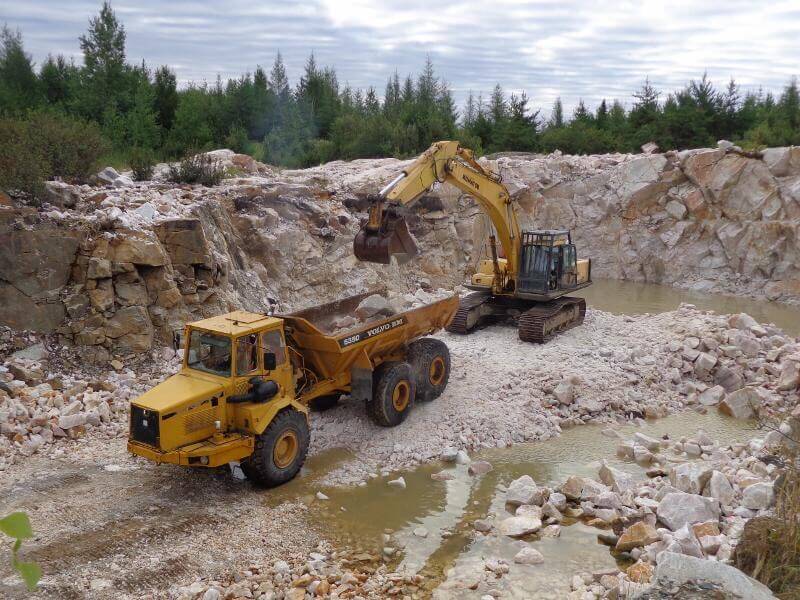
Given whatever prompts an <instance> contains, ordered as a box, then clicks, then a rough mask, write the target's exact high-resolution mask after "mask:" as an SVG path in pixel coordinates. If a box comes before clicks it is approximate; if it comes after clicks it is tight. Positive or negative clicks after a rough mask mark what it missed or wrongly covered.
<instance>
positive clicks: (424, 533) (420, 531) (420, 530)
mask: <svg viewBox="0 0 800 600" xmlns="http://www.w3.org/2000/svg"><path fill="white" fill-rule="evenodd" d="M414 535H415V536H417V537H421V538H426V537H428V530H427V529H425V528H424V527H417V528H415V529H414Z"/></svg>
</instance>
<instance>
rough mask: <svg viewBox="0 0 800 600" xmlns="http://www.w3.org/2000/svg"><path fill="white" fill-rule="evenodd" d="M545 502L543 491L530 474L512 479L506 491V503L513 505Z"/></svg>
mask: <svg viewBox="0 0 800 600" xmlns="http://www.w3.org/2000/svg"><path fill="white" fill-rule="evenodd" d="M543 502H544V498H543V496H542V491H541V490H540V489H539V487H538V486H537V485H536V482H535V481H534V480H533V478H532V477H531V476H530V475H523V476H522V477H520V478H518V479H515V480H514V481H512V482H511V483H510V484H509V486H508V490H507V491H506V503H507V504H511V505H519V504H538V505H541V504H542V503H543Z"/></svg>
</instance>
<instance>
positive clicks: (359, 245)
mask: <svg viewBox="0 0 800 600" xmlns="http://www.w3.org/2000/svg"><path fill="white" fill-rule="evenodd" d="M353 253H354V254H355V255H356V258H357V259H358V260H360V261H364V262H371V263H379V264H383V265H388V264H389V263H390V262H391V260H392V257H393V256H394V257H395V260H397V262H398V263H399V264H403V263H405V262H408V261H409V260H411V259H412V258H414V257H415V256H417V255H418V254H419V247H418V246H417V241H416V240H415V239H414V236H413V235H411V232H410V231H409V230H408V224H407V223H406V220H405V218H403V217H402V216H400V215H397V214H395V213H394V212H393V211H390V210H387V211H384V213H383V219H382V222H381V226H380V228H378V229H375V230H373V229H370V228H369V227H368V225H367V223H366V222H365V223H363V224H362V226H361V230H360V231H359V232H358V233H357V234H356V237H355V239H354V240H353Z"/></svg>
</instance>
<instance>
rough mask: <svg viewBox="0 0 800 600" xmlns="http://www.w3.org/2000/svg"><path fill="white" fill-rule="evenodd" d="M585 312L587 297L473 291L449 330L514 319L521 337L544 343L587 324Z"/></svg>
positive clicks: (462, 303) (461, 332)
mask: <svg viewBox="0 0 800 600" xmlns="http://www.w3.org/2000/svg"><path fill="white" fill-rule="evenodd" d="M585 315H586V301H585V300H584V299H583V298H575V297H572V296H562V297H560V298H557V299H555V300H550V301H548V302H536V301H526V300H521V299H519V298H506V297H503V296H492V294H491V293H489V292H473V293H472V294H469V295H467V296H465V297H464V298H462V299H461V302H460V304H459V307H458V310H457V311H456V314H455V316H454V317H453V320H452V321H451V322H450V324H449V325H448V326H447V331H450V332H451V333H460V334H467V333H470V332H472V331H474V330H475V329H478V328H480V327H482V326H484V325H488V324H490V323H496V322H498V321H503V320H508V319H511V320H514V321H515V322H516V323H517V326H518V328H519V339H521V340H522V341H524V342H533V343H535V344H543V343H545V342H547V341H548V340H550V339H552V338H553V337H554V336H555V335H557V334H558V333H561V332H562V331H565V330H567V329H571V328H572V327H575V326H577V325H580V324H581V323H583V319H584V316H585Z"/></svg>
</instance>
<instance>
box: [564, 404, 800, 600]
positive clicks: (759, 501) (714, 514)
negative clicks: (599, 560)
mask: <svg viewBox="0 0 800 600" xmlns="http://www.w3.org/2000/svg"><path fill="white" fill-rule="evenodd" d="M795 413H796V414H794V415H792V416H790V417H789V418H788V419H787V420H786V421H785V422H784V423H783V424H782V427H783V428H784V429H786V430H791V431H795V430H797V431H800V410H796V411H795ZM769 444H770V442H769V441H768V440H767V439H765V438H754V439H752V440H750V441H749V442H748V443H746V444H744V443H742V444H734V445H731V446H721V445H719V444H717V443H716V442H715V441H714V440H712V439H711V438H710V436H709V435H708V434H707V433H706V432H705V431H703V430H699V431H698V432H697V433H696V434H695V435H694V436H692V437H689V438H682V439H681V440H672V439H670V438H668V437H664V438H663V439H660V440H656V439H654V438H649V437H648V436H645V435H642V434H641V433H636V434H635V436H634V438H633V439H632V440H629V441H625V442H621V443H620V445H619V451H618V454H619V455H620V456H622V457H624V458H627V459H629V460H635V459H636V454H635V453H634V451H635V449H638V448H642V449H646V450H647V451H648V452H650V453H651V454H650V455H651V457H652V460H651V461H648V462H647V465H652V464H657V465H660V468H653V467H652V466H650V469H649V470H648V472H647V474H648V475H649V476H650V478H649V480H646V481H641V480H640V479H639V478H638V477H636V476H634V475H631V474H629V473H628V472H625V471H622V470H620V469H617V468H614V467H612V466H609V465H608V464H605V463H604V464H603V465H602V466H601V468H600V470H599V473H598V479H599V481H596V480H594V479H591V478H583V477H570V478H569V479H567V481H565V482H564V483H563V484H562V485H561V486H560V487H559V488H557V489H558V490H559V491H560V492H561V493H563V494H564V496H566V499H567V503H568V507H567V509H566V511H565V514H568V515H569V516H575V517H580V518H582V519H586V520H588V523H589V524H590V525H594V526H597V527H601V528H604V529H608V530H609V531H608V532H607V533H602V534H600V535H599V536H598V538H599V540H600V541H601V542H603V543H606V544H608V545H609V546H611V547H612V551H613V552H614V553H615V555H616V556H617V557H626V558H628V559H629V560H633V561H635V562H634V564H633V565H632V566H630V567H629V568H628V569H626V570H625V572H620V573H615V574H613V578H614V580H615V581H614V582H613V585H611V586H609V585H604V583H605V584H609V583H612V582H611V579H610V578H608V577H607V578H606V580H605V582H601V581H600V580H599V578H598V577H593V576H591V575H583V576H580V577H579V578H577V579H576V580H575V582H574V584H573V589H574V597H575V598H581V599H583V598H589V597H597V598H604V597H607V596H610V595H613V594H620V593H621V594H623V596H624V594H630V593H632V591H635V590H637V589H639V590H640V589H644V585H645V584H647V583H649V582H650V581H651V579H652V578H653V576H654V573H656V572H657V568H658V567H657V566H658V565H659V564H660V562H661V561H662V559H663V557H665V556H668V555H671V554H678V555H686V556H690V557H694V558H697V559H703V560H707V561H716V562H719V563H725V562H727V561H729V560H730V558H731V556H732V552H733V549H734V547H735V546H736V544H737V542H738V541H739V538H740V537H741V535H742V532H743V530H744V525H745V523H746V522H747V521H748V520H749V519H751V518H754V517H757V516H763V515H768V514H771V510H772V509H773V507H774V503H775V491H774V485H775V479H776V478H777V476H778V474H779V471H778V468H777V467H776V466H775V465H774V464H772V463H771V462H763V461H762V460H761V459H760V458H761V457H763V456H764V450H765V449H766V448H767V447H768V446H769ZM637 462H639V464H641V461H637ZM643 466H645V465H643ZM676 560H679V559H676ZM612 590H613V592H612ZM587 594H592V596H589V595H587ZM614 597H619V596H614ZM624 597H628V596H624Z"/></svg>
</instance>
